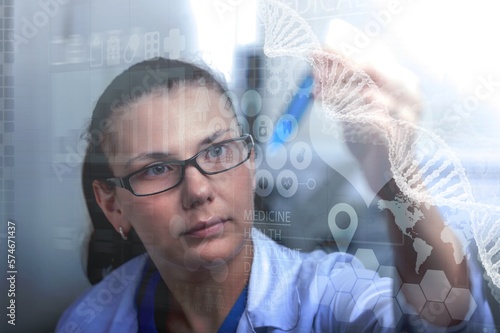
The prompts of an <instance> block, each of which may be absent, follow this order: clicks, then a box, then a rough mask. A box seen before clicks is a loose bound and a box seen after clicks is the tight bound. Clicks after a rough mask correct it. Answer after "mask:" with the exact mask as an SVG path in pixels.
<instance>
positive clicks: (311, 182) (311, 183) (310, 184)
mask: <svg viewBox="0 0 500 333" xmlns="http://www.w3.org/2000/svg"><path fill="white" fill-rule="evenodd" d="M315 187H316V181H315V180H314V178H309V179H308V180H307V188H308V189H310V190H313V189H314V188H315Z"/></svg>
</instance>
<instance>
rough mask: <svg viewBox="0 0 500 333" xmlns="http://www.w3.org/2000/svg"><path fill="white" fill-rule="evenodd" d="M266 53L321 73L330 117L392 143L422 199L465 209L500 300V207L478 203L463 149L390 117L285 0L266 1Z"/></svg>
mask: <svg viewBox="0 0 500 333" xmlns="http://www.w3.org/2000/svg"><path fill="white" fill-rule="evenodd" d="M259 15H260V17H261V19H262V21H263V23H264V29H265V40H264V53H265V54H266V55H267V56H268V57H271V58H274V57H280V56H292V57H299V58H301V59H303V60H306V61H307V62H309V63H310V64H311V65H312V67H313V69H315V70H317V72H318V73H319V74H318V75H319V83H320V89H319V91H320V97H321V100H322V103H323V110H324V112H325V115H326V117H327V118H328V119H331V120H332V121H341V122H342V123H344V124H347V126H346V128H347V129H348V130H347V131H346V133H345V140H346V141H355V142H372V143H373V142H374V143H378V144H384V145H386V146H387V149H388V152H389V162H390V168H391V172H392V176H393V178H394V180H395V181H396V184H397V185H398V187H399V188H400V189H401V190H402V192H403V193H404V194H405V195H406V196H407V197H408V198H410V199H411V200H414V201H415V202H418V203H426V204H432V205H436V206H443V207H450V208H455V209H460V210H464V211H466V212H467V214H469V215H470V219H469V221H467V222H463V223H470V224H471V226H472V231H473V236H474V239H475V241H476V243H477V247H478V253H479V259H480V260H481V262H482V264H483V266H484V268H485V270H486V273H487V275H488V276H487V279H488V282H489V286H490V288H491V289H492V293H493V295H494V296H495V298H496V299H497V300H498V301H499V302H500V294H499V292H498V290H500V207H498V206H495V205H491V204H484V203H480V202H476V201H475V199H474V196H473V193H472V189H471V184H470V182H469V180H468V178H467V175H466V172H465V170H464V168H463V166H462V165H461V162H460V159H459V158H458V156H457V155H456V153H455V152H454V151H453V150H452V149H451V148H450V147H449V146H448V145H447V143H446V142H445V141H444V140H443V139H441V138H440V137H439V136H438V135H436V134H435V133H433V132H432V131H430V130H427V129H425V128H422V127H419V126H417V125H415V124H413V123H410V122H407V121H404V120H401V119H395V118H393V117H391V116H390V114H389V112H388V110H387V108H386V106H385V105H384V104H382V103H381V102H379V99H377V98H376V95H377V94H378V93H379V91H378V87H377V85H376V84H375V83H374V82H373V80H372V79H371V78H370V76H369V75H368V74H367V73H365V72H364V71H363V70H361V69H360V68H358V67H357V66H356V65H354V64H353V63H352V62H350V61H349V60H348V59H346V58H344V57H342V56H340V55H337V54H335V53H332V52H327V51H324V50H323V49H322V47H321V44H320V42H319V40H318V39H317V37H316V36H315V34H314V33H313V31H312V29H311V28H310V26H309V25H308V23H307V22H306V21H305V20H304V19H303V18H302V17H300V15H298V14H297V13H296V12H295V11H294V10H293V9H291V8H290V7H288V6H287V5H285V4H283V3H282V2H280V1H277V0H260V1H259Z"/></svg>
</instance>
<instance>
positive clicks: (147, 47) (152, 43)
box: [144, 31, 160, 59]
mask: <svg viewBox="0 0 500 333" xmlns="http://www.w3.org/2000/svg"><path fill="white" fill-rule="evenodd" d="M159 56H160V33H159V32H158V31H150V32H146V33H145V34H144V57H145V59H152V58H158V57H159Z"/></svg>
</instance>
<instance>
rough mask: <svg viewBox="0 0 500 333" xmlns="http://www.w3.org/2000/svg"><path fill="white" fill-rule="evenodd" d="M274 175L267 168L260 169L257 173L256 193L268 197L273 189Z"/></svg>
mask: <svg viewBox="0 0 500 333" xmlns="http://www.w3.org/2000/svg"><path fill="white" fill-rule="evenodd" d="M273 187H274V179H273V175H271V173H270V172H269V171H267V170H259V171H257V172H256V173H255V193H257V194H258V195H259V196H261V197H267V196H268V195H269V194H271V192H272V191H273Z"/></svg>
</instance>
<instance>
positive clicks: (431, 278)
mask: <svg viewBox="0 0 500 333" xmlns="http://www.w3.org/2000/svg"><path fill="white" fill-rule="evenodd" d="M420 286H421V287H422V291H423V292H424V295H425V298H427V300H428V301H434V302H444V300H445V299H446V296H447V295H448V293H449V292H450V289H451V285H450V282H449V281H448V278H447V277H446V274H444V272H443V271H437V270H433V269H429V270H428V271H427V272H425V275H424V278H423V279H422V281H421V282H420Z"/></svg>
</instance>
